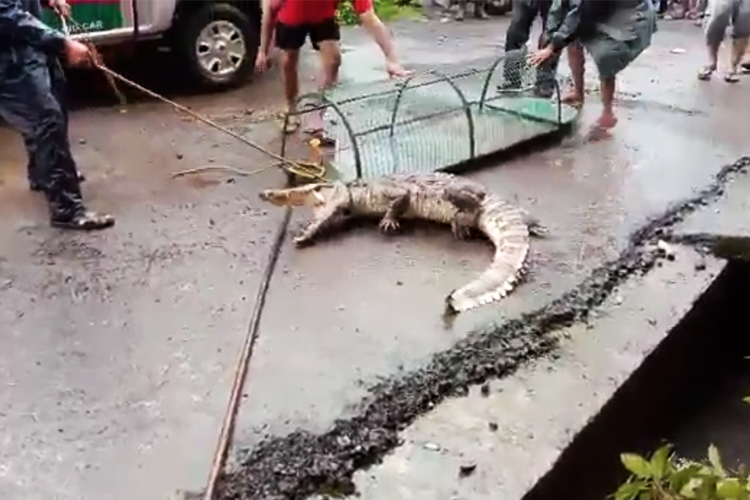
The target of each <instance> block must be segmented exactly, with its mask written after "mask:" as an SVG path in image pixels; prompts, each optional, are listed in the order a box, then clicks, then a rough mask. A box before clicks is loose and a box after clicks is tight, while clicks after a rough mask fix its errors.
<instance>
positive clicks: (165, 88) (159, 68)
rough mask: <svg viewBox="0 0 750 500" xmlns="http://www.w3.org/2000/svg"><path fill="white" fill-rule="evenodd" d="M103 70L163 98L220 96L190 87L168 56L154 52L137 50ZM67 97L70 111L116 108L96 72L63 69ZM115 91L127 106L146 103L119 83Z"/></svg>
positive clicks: (110, 92) (102, 77)
mask: <svg viewBox="0 0 750 500" xmlns="http://www.w3.org/2000/svg"><path fill="white" fill-rule="evenodd" d="M107 66H108V67H109V68H110V69H111V70H113V71H115V72H117V73H119V74H121V75H123V76H124V77H126V78H128V79H129V80H132V81H134V82H135V83H138V84H140V85H142V86H143V87H145V88H147V89H149V90H152V91H154V92H156V93H157V94H160V95H163V96H164V97H167V98H178V97H185V96H195V95H210V94H221V93H223V92H224V91H222V90H219V91H217V90H206V89H203V88H200V87H199V86H197V85H195V84H192V83H190V78H189V77H188V74H187V72H186V71H185V70H184V69H183V68H182V67H181V66H180V65H179V64H178V61H176V60H175V58H174V57H173V55H172V54H170V53H168V52H159V51H157V50H155V49H150V48H149V49H146V50H139V51H138V52H137V53H135V54H127V55H125V56H123V57H120V58H119V59H117V60H116V61H108V63H107ZM66 74H67V76H68V80H69V82H68V96H69V99H70V101H69V106H70V108H71V110H76V109H81V108H91V107H106V106H112V105H118V104H119V100H118V97H117V93H116V92H115V91H114V90H113V89H112V87H111V85H110V83H109V82H108V81H107V78H106V77H105V75H104V74H103V73H102V72H101V71H99V70H97V69H96V68H87V69H79V68H67V69H66ZM117 87H118V89H119V91H120V92H121V93H122V95H123V96H124V97H125V99H126V101H127V103H133V102H140V101H147V100H150V99H151V98H150V97H148V96H147V95H144V94H143V92H141V91H139V90H137V89H135V88H133V87H131V86H129V85H127V84H125V83H123V82H117Z"/></svg>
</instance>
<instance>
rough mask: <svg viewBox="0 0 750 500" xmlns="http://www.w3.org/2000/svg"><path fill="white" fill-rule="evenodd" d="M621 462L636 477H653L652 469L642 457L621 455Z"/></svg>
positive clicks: (632, 454)
mask: <svg viewBox="0 0 750 500" xmlns="http://www.w3.org/2000/svg"><path fill="white" fill-rule="evenodd" d="M620 461H622V465H624V466H625V468H626V469H628V470H629V471H630V472H632V473H633V474H635V475H636V477H639V478H642V479H647V478H649V477H651V467H650V466H649V463H648V462H647V461H646V460H645V459H644V458H643V457H641V456H640V455H636V454H635V453H623V454H622V455H620Z"/></svg>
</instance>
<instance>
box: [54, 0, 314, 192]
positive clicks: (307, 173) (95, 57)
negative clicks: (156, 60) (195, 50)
mask: <svg viewBox="0 0 750 500" xmlns="http://www.w3.org/2000/svg"><path fill="white" fill-rule="evenodd" d="M58 15H59V16H60V19H61V20H62V23H63V30H65V31H66V32H67V23H66V22H65V16H64V15H62V14H61V13H59V12H58ZM67 21H68V22H70V24H72V25H73V26H75V27H76V28H78V29H80V30H81V31H82V32H85V30H84V28H83V26H81V25H80V24H79V23H77V22H76V21H75V20H74V19H73V18H71V17H70V16H68V17H67ZM84 43H86V45H87V46H88V47H89V50H91V55H92V57H91V62H92V64H93V65H94V67H95V68H97V69H98V70H99V71H101V72H102V73H103V74H104V75H105V77H106V78H107V80H108V81H109V82H110V85H111V86H112V88H113V90H114V91H115V93H116V94H117V96H118V99H119V100H120V102H121V104H124V103H125V97H124V96H123V95H122V93H121V92H120V91H119V89H118V88H117V84H116V82H115V80H117V81H120V82H122V83H124V84H126V85H129V86H130V87H132V88H134V89H136V90H138V91H140V92H142V93H144V94H146V95H147V96H149V97H151V98H153V99H156V100H158V101H161V102H163V103H165V104H167V105H169V106H171V107H172V108H173V109H175V110H177V111H181V112H183V113H185V114H187V115H189V116H190V117H192V118H194V119H195V120H198V121H199V122H201V123H203V124H205V125H208V126H209V127H212V128H214V129H216V130H218V131H220V132H223V133H224V134H226V135H228V136H230V137H233V138H235V139H237V140H238V141H240V142H242V143H243V144H245V145H247V146H250V147H251V148H253V149H255V150H257V151H260V152H261V153H263V154H264V155H266V156H269V157H271V158H273V159H275V160H277V161H278V163H275V164H271V165H267V166H265V167H263V168H259V169H257V170H252V171H246V170H240V169H234V168H232V171H234V172H235V173H239V172H242V173H241V174H240V175H248V176H249V175H255V174H258V173H260V172H263V171H265V170H268V169H269V168H271V167H274V166H279V167H280V168H282V169H283V170H285V171H287V172H288V173H290V174H293V175H296V176H298V177H302V178H306V179H312V180H316V181H320V182H328V181H327V179H326V178H325V174H326V168H325V166H323V165H316V164H314V163H307V162H294V161H292V160H289V159H287V158H284V157H283V156H281V155H278V154H276V153H274V152H273V151H271V150H269V149H267V148H264V147H263V146H261V145H260V144H257V143H255V142H253V141H251V140H250V139H248V138H246V137H243V136H241V135H240V134H238V133H236V132H233V131H232V130H229V129H228V128H226V127H223V126H221V125H219V124H218V123H216V122H214V121H213V120H211V119H209V118H208V117H206V116H204V115H202V114H200V113H196V112H195V111H193V110H191V109H190V108H188V107H186V106H183V105H182V104H179V103H177V102H174V101H172V100H170V99H167V98H166V97H164V96H162V95H160V94H157V93H156V92H154V91H152V90H149V89H147V88H146V87H144V86H142V85H140V84H138V83H136V82H134V81H132V80H130V79H128V78H126V77H124V76H122V75H121V74H119V73H117V72H115V71H112V70H111V69H109V68H108V67H107V66H105V65H104V63H103V62H102V61H101V56H100V55H99V52H98V51H97V50H96V47H94V45H93V43H91V41H88V40H87V41H86V42H84ZM204 170H214V169H213V168H205V167H204V168H198V169H192V170H191V171H190V172H189V173H199V172H202V171H204ZM177 174H179V175H177ZM177 174H175V175H173V177H180V176H182V175H187V174H188V172H187V171H183V172H177Z"/></svg>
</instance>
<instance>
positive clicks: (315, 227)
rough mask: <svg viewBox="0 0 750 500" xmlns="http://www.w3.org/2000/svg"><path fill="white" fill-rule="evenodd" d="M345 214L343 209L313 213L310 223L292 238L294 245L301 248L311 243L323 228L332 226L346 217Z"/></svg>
mask: <svg viewBox="0 0 750 500" xmlns="http://www.w3.org/2000/svg"><path fill="white" fill-rule="evenodd" d="M345 212H346V209H345V208H343V207H342V208H335V209H333V210H330V209H329V210H324V211H320V212H315V215H314V218H313V220H312V222H310V224H308V225H307V227H305V229H304V230H303V231H302V233H301V234H300V235H299V236H297V237H295V238H294V244H295V245H297V246H298V247H301V246H305V245H309V244H311V243H313V242H314V241H315V238H317V237H318V236H319V235H320V233H321V232H322V231H323V230H324V229H325V228H327V227H330V226H332V225H333V224H334V223H335V222H337V221H339V220H340V219H341V218H343V217H344V216H345V215H346V214H345Z"/></svg>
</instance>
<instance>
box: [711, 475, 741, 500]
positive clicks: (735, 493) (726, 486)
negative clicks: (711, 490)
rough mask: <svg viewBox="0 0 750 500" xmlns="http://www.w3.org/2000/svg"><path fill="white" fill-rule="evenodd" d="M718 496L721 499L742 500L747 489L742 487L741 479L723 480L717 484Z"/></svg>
mask: <svg viewBox="0 0 750 500" xmlns="http://www.w3.org/2000/svg"><path fill="white" fill-rule="evenodd" d="M716 494H717V495H718V496H719V498H726V499H736V498H742V496H743V495H744V494H745V488H743V487H742V484H741V483H740V481H739V479H737V478H734V477H730V478H727V479H722V480H721V481H719V482H718V483H717V485H716Z"/></svg>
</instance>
